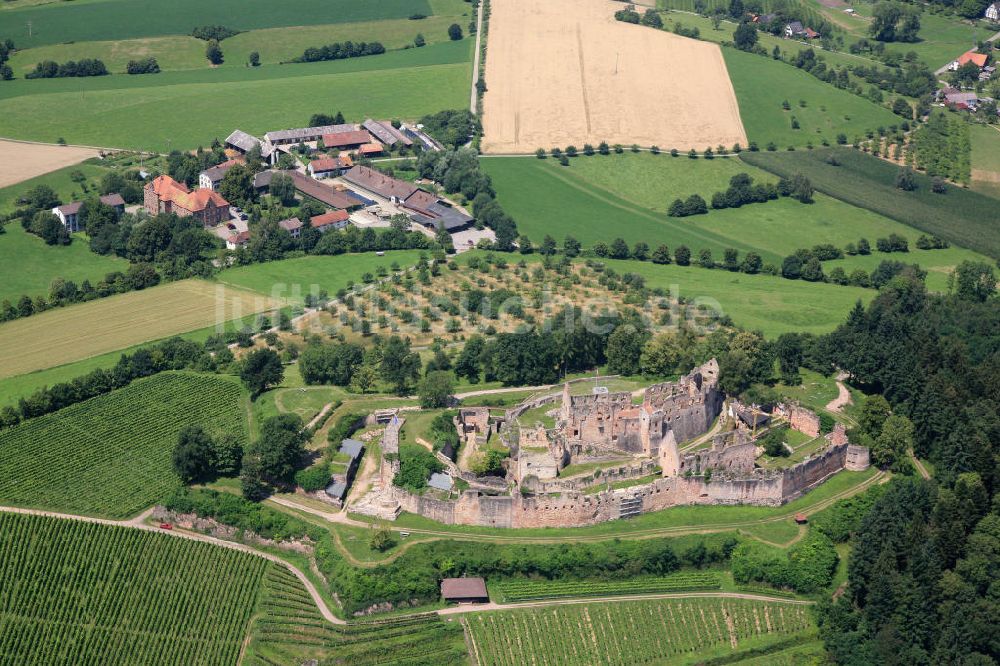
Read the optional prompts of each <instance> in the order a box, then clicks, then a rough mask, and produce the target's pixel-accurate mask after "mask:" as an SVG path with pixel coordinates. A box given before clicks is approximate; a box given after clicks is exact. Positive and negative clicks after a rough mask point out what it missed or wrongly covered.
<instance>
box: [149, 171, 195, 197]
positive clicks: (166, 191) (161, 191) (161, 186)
mask: <svg viewBox="0 0 1000 666" xmlns="http://www.w3.org/2000/svg"><path fill="white" fill-rule="evenodd" d="M150 186H151V187H152V188H153V192H155V193H156V196H158V197H159V198H160V199H168V200H169V199H172V198H173V194H174V193H175V192H179V193H181V194H187V193H188V192H190V191H191V190H189V189H188V187H187V185H185V184H184V183H178V182H177V181H176V180H174V179H173V178H171V177H170V176H167V175H162V176H157V177H156V178H154V179H153V182H152V183H150Z"/></svg>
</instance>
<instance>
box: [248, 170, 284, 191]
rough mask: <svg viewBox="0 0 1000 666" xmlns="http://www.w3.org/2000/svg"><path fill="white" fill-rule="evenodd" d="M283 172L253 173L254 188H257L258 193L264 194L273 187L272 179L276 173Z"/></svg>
mask: <svg viewBox="0 0 1000 666" xmlns="http://www.w3.org/2000/svg"><path fill="white" fill-rule="evenodd" d="M276 173H281V172H280V171H272V170H270V169H269V170H267V171H259V172H257V173H255V174H254V175H253V189H255V190H257V193H258V194H263V193H264V192H267V190H268V189H269V188H270V187H271V179H272V178H274V174H276Z"/></svg>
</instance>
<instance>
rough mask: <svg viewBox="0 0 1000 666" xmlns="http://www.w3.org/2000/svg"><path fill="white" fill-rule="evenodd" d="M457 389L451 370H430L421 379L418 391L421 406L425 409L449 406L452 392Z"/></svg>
mask: <svg viewBox="0 0 1000 666" xmlns="http://www.w3.org/2000/svg"><path fill="white" fill-rule="evenodd" d="M454 390H455V381H454V379H453V378H452V374H451V372H449V371H447V370H436V371H434V372H428V373H427V375H426V376H424V378H423V379H422V380H421V381H420V386H419V387H418V389H417V393H418V394H419V395H420V406H421V407H423V408H424V409H437V408H440V407H447V406H448V403H449V402H450V400H451V394H452V392H454Z"/></svg>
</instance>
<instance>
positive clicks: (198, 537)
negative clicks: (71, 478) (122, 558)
mask: <svg viewBox="0 0 1000 666" xmlns="http://www.w3.org/2000/svg"><path fill="white" fill-rule="evenodd" d="M0 512H3V513H20V514H24V515H28V516H44V517H47V518H61V519H63V520H76V521H79V522H83V523H92V524H95V525H109V526H112V527H128V528H131V529H136V530H143V531H145V532H154V533H156V534H165V535H167V536H170V537H174V538H177V539H188V540H190V541H201V542H202V543H210V544H212V545H213V546H220V547H222V548H228V549H230V550H238V551H241V552H244V553H250V554H251V555H257V556H258V557H263V558H264V559H265V560H269V561H271V562H274V563H275V564H279V565H281V566H283V567H285V568H286V569H288V570H289V571H291V572H292V573H293V574H295V577H296V578H298V579H299V580H300V581H301V582H302V585H303V586H305V588H306V590H307V591H308V592H309V596H311V597H312V598H313V602H314V603H315V604H316V607H317V608H318V609H319V611H320V613H322V615H323V617H324V618H325V619H326V620H327V621H328V622H330V623H332V624H347V623H346V622H345V621H344V620H341V619H340V618H339V617H337V616H336V615H334V614H333V613H332V612H331V611H330V609H329V607H327V605H326V602H325V601H324V600H323V597H321V596H320V594H319V591H318V590H317V589H316V586H315V585H313V584H312V581H310V580H309V579H308V578H307V577H306V575H305V574H304V573H302V572H301V571H299V569H298V568H297V567H295V566H294V565H291V564H289V563H288V562H286V561H285V560H283V559H281V558H280V557H278V556H277V555H271V554H270V553H265V552H262V551H259V550H257V549H256V548H253V547H251V546H247V545H245V544H242V543H235V542H232V541H224V540H223V539H217V538H216V537H212V536H208V535H207V534H198V533H196V532H187V531H184V530H179V529H177V528H174V529H172V530H163V529H160V528H159V527H155V526H153V525H147V524H145V520H146V518H147V517H149V516H150V515H151V514H152V513H153V509H152V508H149V509H146V510H145V511H143V512H142V513H141V514H139V515H138V516H136V517H135V518H131V519H129V520H110V519H107V518H93V517H90V516H77V515H73V514H69V513H57V512H54V511H41V510H39V509H22V508H20V507H12V506H0Z"/></svg>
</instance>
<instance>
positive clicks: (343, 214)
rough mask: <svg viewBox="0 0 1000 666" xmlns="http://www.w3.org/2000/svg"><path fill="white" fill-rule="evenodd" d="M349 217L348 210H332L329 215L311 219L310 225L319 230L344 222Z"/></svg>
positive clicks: (324, 214)
mask: <svg viewBox="0 0 1000 666" xmlns="http://www.w3.org/2000/svg"><path fill="white" fill-rule="evenodd" d="M349 217H350V215H349V214H348V212H347V211H346V210H331V211H330V212H329V213H323V214H322V215H317V216H316V217H313V218H311V219H310V220H309V224H311V225H313V226H314V227H316V228H317V229H319V228H320V227H325V226H327V225H330V224H336V223H337V222H343V221H345V220H346V219H348V218H349Z"/></svg>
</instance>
